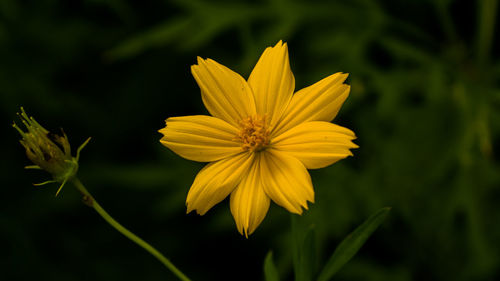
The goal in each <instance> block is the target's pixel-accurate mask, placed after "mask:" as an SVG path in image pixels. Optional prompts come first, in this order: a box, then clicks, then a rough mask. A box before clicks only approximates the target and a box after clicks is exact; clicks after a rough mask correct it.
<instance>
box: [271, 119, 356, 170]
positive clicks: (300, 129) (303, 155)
mask: <svg viewBox="0 0 500 281" xmlns="http://www.w3.org/2000/svg"><path fill="white" fill-rule="evenodd" d="M355 138H356V136H355V135H354V133H353V132H352V131H351V130H349V129H347V128H344V127H341V126H338V125H335V124H332V123H329V122H324V121H311V122H306V123H302V124H299V125H297V126H295V127H294V128H292V129H290V130H288V131H286V132H284V133H283V134H281V135H279V136H278V137H276V138H274V139H273V142H272V143H271V146H272V147H273V148H274V149H276V150H279V151H282V152H284V153H286V154H288V155H291V156H293V157H295V158H297V159H299V160H300V161H301V162H302V163H303V164H304V165H305V166H306V168H307V169H318V168H323V167H326V166H328V165H331V164H333V163H335V162H337V161H338V160H340V159H343V158H345V157H347V156H352V153H351V152H350V151H349V149H351V148H357V147H358V146H357V145H355V144H354V143H352V141H351V140H353V139H355Z"/></svg>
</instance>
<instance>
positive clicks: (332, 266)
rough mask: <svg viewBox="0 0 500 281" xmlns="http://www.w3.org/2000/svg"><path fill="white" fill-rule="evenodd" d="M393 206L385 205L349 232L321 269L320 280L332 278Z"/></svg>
mask: <svg viewBox="0 0 500 281" xmlns="http://www.w3.org/2000/svg"><path fill="white" fill-rule="evenodd" d="M390 210H391V208H389V207H385V208H382V209H380V210H378V211H377V212H376V213H375V214H373V215H371V216H370V217H369V218H368V219H367V220H366V221H365V222H364V223H363V224H362V225H360V226H358V228H356V230H354V231H353V232H352V233H351V234H349V235H348V236H347V237H346V238H345V239H344V240H343V241H342V242H341V243H340V245H339V246H338V247H337V248H336V249H335V251H334V252H333V254H332V256H331V257H330V259H329V260H328V262H327V263H326V265H325V267H324V268H323V270H322V271H321V273H320V275H319V277H318V281H327V280H330V278H332V277H333V276H334V275H335V273H337V272H338V271H339V269H341V268H342V267H343V266H344V265H345V264H346V263H347V262H348V261H349V260H350V259H351V258H352V257H354V255H355V254H356V253H357V252H358V251H359V249H360V248H361V246H363V244H364V243H365V242H366V240H367V239H368V237H370V235H371V234H372V233H373V232H374V231H375V230H376V229H377V227H378V226H379V225H380V224H382V222H383V221H384V220H385V218H386V217H387V214H388V213H389V211H390Z"/></svg>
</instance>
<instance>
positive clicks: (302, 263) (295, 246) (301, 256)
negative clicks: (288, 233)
mask: <svg viewBox="0 0 500 281" xmlns="http://www.w3.org/2000/svg"><path fill="white" fill-rule="evenodd" d="M291 216H292V239H293V240H292V241H293V243H292V254H293V267H294V274H295V280H296V281H309V280H312V276H313V274H314V273H315V268H314V266H315V256H316V248H315V243H316V241H315V240H314V238H315V236H314V225H310V226H309V227H308V228H307V229H306V230H304V229H303V228H304V226H301V225H300V223H299V222H298V221H297V219H298V216H297V215H291ZM304 232H305V233H304Z"/></svg>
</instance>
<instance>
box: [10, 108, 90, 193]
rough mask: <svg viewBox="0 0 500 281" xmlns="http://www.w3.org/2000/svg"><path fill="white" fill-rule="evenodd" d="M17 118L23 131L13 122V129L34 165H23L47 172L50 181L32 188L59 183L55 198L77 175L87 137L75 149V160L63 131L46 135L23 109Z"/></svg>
mask: <svg viewBox="0 0 500 281" xmlns="http://www.w3.org/2000/svg"><path fill="white" fill-rule="evenodd" d="M18 116H19V118H20V119H21V122H22V123H23V124H24V126H25V127H26V132H25V131H23V130H21V128H19V126H17V124H16V123H13V125H12V126H13V127H14V128H15V129H16V130H17V131H18V132H19V133H20V134H21V137H22V139H21V140H20V141H19V142H20V143H21V144H22V145H23V146H24V148H25V149H26V156H28V158H29V159H30V160H31V162H33V164H35V165H32V166H26V169H41V170H45V171H47V172H49V173H50V174H51V175H52V178H53V180H49V181H46V182H43V183H40V184H35V185H44V184H47V183H53V182H58V183H61V186H60V187H59V189H58V190H57V193H56V196H57V194H59V191H61V189H62V187H63V186H64V184H65V183H66V182H67V181H68V180H70V179H71V178H73V177H74V176H75V175H76V172H77V171H78V159H79V158H80V151H81V149H82V148H83V147H84V146H85V145H86V144H87V143H88V141H89V140H90V138H88V139H87V140H86V141H85V142H84V143H83V144H82V145H81V146H80V147H79V148H78V150H77V155H76V157H72V156H71V147H70V144H69V141H68V137H67V136H66V134H65V133H64V131H63V130H62V129H61V135H58V134H54V133H51V132H49V131H48V130H46V129H45V128H44V127H42V126H41V125H40V124H39V123H38V122H36V121H35V119H34V118H33V117H28V115H27V114H26V112H25V111H24V109H23V108H22V107H21V113H18Z"/></svg>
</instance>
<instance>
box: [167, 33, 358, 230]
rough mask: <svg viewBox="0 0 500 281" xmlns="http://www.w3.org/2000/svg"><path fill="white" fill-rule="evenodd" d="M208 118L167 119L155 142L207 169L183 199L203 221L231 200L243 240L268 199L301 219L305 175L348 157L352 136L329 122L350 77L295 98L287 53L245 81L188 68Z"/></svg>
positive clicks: (307, 189) (309, 195) (266, 56)
mask: <svg viewBox="0 0 500 281" xmlns="http://www.w3.org/2000/svg"><path fill="white" fill-rule="evenodd" d="M191 71H192V73H193V76H194V78H195V79H196V82H197V83H198V85H199V86H200V89H201V95H202V100H203V103H204V104H205V106H206V108H207V109H208V111H209V113H210V114H211V115H212V116H205V115H196V116H184V117H171V118H168V119H167V120H166V127H165V128H163V129H161V130H160V131H159V132H160V133H162V134H163V135H164V136H163V137H162V139H161V140H160V142H161V143H162V144H163V145H165V146H166V147H168V148H170V149H171V150H172V151H174V152H175V153H177V154H179V155H180V156H182V157H184V158H186V159H190V160H194V161H199V162H211V163H209V164H207V165H206V166H205V167H204V168H203V169H202V170H201V171H200V172H199V173H198V175H197V176H196V178H195V180H194V182H193V184H192V186H191V188H190V190H189V193H188V195H187V199H186V205H187V211H188V212H191V211H193V210H196V212H197V213H198V214H201V215H203V214H205V213H206V212H207V211H208V210H209V209H210V208H211V207H213V206H214V205H215V204H217V203H219V202H220V201H222V200H223V199H224V198H226V197H227V196H228V195H230V196H231V198H230V208H231V213H232V215H233V217H234V219H235V222H236V226H237V228H238V231H239V232H240V233H241V234H244V235H245V236H247V237H248V235H249V234H251V233H252V232H253V231H254V230H255V229H256V228H257V226H258V225H259V224H260V223H261V222H262V220H263V219H264V217H265V215H266V213H267V211H268V208H269V205H270V202H271V200H272V201H274V202H275V203H276V204H278V205H280V206H282V207H284V208H285V209H287V210H288V211H290V212H292V213H296V214H301V213H302V211H303V209H307V202H314V191H313V187H312V183H311V178H310V176H309V172H308V171H307V169H317V168H322V167H326V166H328V165H331V164H333V163H334V162H336V161H338V160H340V159H343V158H345V157H347V156H350V155H352V153H351V152H350V151H349V149H352V148H356V147H357V145H355V144H354V143H352V140H353V139H355V135H354V133H353V132H352V131H351V130H349V129H347V128H344V127H341V126H338V125H335V124H332V123H330V121H332V120H333V118H334V117H335V116H336V115H337V113H338V111H339V109H340V107H341V105H342V104H343V102H344V101H345V99H346V98H347V96H348V95H349V90H350V87H349V85H346V84H344V81H345V80H346V78H347V74H344V73H336V74H333V75H331V76H328V77H326V78H324V79H323V80H321V81H319V82H317V83H315V84H313V85H311V86H309V87H307V88H304V89H302V90H300V91H298V92H296V93H295V94H294V90H295V79H294V77H293V73H292V71H291V69H290V64H289V60H288V48H287V45H286V43H282V42H281V41H280V42H279V43H278V44H276V46H274V47H268V48H267V49H266V50H265V51H264V53H263V54H262V56H261V57H260V59H259V61H258V62H257V65H256V66H255V68H254V69H253V71H252V73H251V74H250V77H249V78H248V80H245V79H243V78H242V77H241V76H240V75H239V74H237V73H235V72H234V71H232V70H230V69H229V68H227V67H225V66H223V65H221V64H219V63H217V62H215V61H213V60H211V59H206V60H205V59H202V58H198V64H196V65H193V66H192V67H191Z"/></svg>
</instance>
